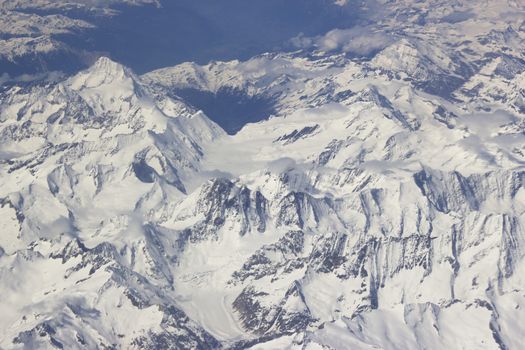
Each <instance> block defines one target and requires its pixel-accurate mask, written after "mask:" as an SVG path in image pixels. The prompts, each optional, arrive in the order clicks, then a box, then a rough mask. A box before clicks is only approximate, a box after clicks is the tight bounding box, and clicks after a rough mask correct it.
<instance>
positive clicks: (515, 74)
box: [0, 0, 525, 350]
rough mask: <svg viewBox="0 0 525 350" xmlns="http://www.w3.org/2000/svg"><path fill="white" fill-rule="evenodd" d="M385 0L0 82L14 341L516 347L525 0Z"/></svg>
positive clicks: (4, 275) (524, 317) (8, 312)
mask: <svg viewBox="0 0 525 350" xmlns="http://www.w3.org/2000/svg"><path fill="white" fill-rule="evenodd" d="M79 3H82V2H79ZM330 3H332V2H330ZM349 3H351V2H345V1H338V2H337V4H338V5H339V6H343V7H344V6H347V5H349ZM496 5H498V6H496ZM79 6H80V5H79ZM367 8H368V10H367V11H369V17H368V20H369V22H367V23H364V24H363V28H360V29H355V28H354V29H350V30H335V31H332V32H329V33H327V34H326V35H324V36H319V37H305V36H301V37H298V38H296V40H295V44H296V45H297V46H298V47H297V48H298V50H297V51H295V52H292V53H282V52H281V53H268V54H263V55H260V56H256V57H254V58H252V59H250V60H247V61H230V62H212V63H210V64H208V65H197V64H195V63H185V64H181V65H177V66H174V67H169V68H164V69H161V70H156V71H153V72H150V73H147V74H144V75H141V76H139V75H136V74H134V73H133V72H132V71H131V70H130V69H128V68H126V67H124V66H123V65H121V64H119V63H117V62H115V61H113V60H111V59H109V58H106V57H102V58H99V59H98V60H97V61H96V62H95V63H94V64H93V65H92V66H91V67H90V68H88V69H86V70H83V71H81V72H79V73H77V74H75V75H73V76H70V77H64V78H57V81H56V82H46V83H39V84H29V85H27V84H24V85H20V86H18V85H15V86H11V85H10V86H6V87H5V88H4V89H2V90H1V92H0V293H1V295H2V298H1V299H0V307H1V309H2V310H3V312H2V316H1V317H0V348H2V349H3V348H5V349H53V348H63V349H86V348H88V349H98V348H100V349H104V348H110V349H221V348H224V349H309V350H310V349H337V350H339V349H342V350H344V349H500V350H502V349H520V347H521V338H522V334H524V333H525V323H524V321H525V314H524V312H523V309H524V308H525V277H524V276H525V259H524V255H525V100H524V98H525V85H524V81H525V54H524V52H523V49H522V48H523V47H524V46H523V45H524V40H525V25H524V23H525V22H524V21H525V17H524V12H523V6H522V5H521V4H520V3H519V2H518V1H507V2H502V1H486V2H483V4H481V5H480V3H479V2H474V1H467V0H461V1H438V0H435V1H428V2H425V3H422V2H418V1H409V0H405V1H379V0H378V1H369V2H367ZM375 16H377V18H380V20H378V19H377V18H376V17H375ZM59 22H61V19H60V18H54V19H53V21H52V22H51V23H52V24H53V28H57V26H58V23H59ZM17 23H18V22H17ZM61 26H62V27H63V28H67V26H65V25H64V24H61ZM44 27H45V26H44ZM44 27H42V28H44ZM45 28H47V27H45ZM39 30H43V29H39ZM64 30H67V29H64ZM358 38H360V39H358ZM367 40H374V42H368V41H367ZM22 47H23V46H22ZM218 101H219V102H221V101H222V102H221V103H223V104H221V105H220V106H221V108H218V107H217V106H219V105H218V104H217V102H218ZM239 104H241V105H242V108H239ZM228 113H230V114H228ZM232 116H234V117H236V118H238V119H235V120H233V117H232ZM228 117H229V118H230V119H228ZM212 119H213V120H215V121H212ZM246 122H251V123H248V124H246ZM220 125H222V126H224V128H225V129H227V131H228V132H226V131H225V130H224V129H223V127H221V126H220Z"/></svg>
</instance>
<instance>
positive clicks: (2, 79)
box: [0, 71, 65, 85]
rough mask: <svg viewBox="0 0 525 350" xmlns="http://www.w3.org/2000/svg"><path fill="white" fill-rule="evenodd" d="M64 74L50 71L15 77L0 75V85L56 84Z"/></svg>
mask: <svg viewBox="0 0 525 350" xmlns="http://www.w3.org/2000/svg"><path fill="white" fill-rule="evenodd" d="M64 76H65V74H64V73H63V72H59V71H51V72H45V73H37V74H22V75H17V76H14V77H12V76H10V75H9V74H8V73H3V74H2V75H0V85H3V84H6V83H32V82H35V81H43V82H57V81H59V80H61V79H63V78H64Z"/></svg>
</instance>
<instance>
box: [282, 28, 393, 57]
mask: <svg viewBox="0 0 525 350" xmlns="http://www.w3.org/2000/svg"><path fill="white" fill-rule="evenodd" d="M394 39H395V38H394V36H392V35H390V34H387V33H385V32H381V31H374V30H372V29H370V28H366V27H365V28H363V27H355V28H351V29H334V30H331V31H329V32H328V33H326V34H325V35H321V36H317V37H305V36H303V35H299V36H297V37H295V38H293V39H292V45H294V46H295V47H297V48H316V49H318V50H322V51H327V52H330V51H341V52H347V53H351V54H354V55H358V56H370V55H371V54H373V53H375V52H377V51H380V50H382V49H384V48H385V47H387V46H388V45H390V44H391V43H392V42H393V41H394Z"/></svg>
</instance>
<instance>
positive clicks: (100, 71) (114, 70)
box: [71, 56, 135, 90]
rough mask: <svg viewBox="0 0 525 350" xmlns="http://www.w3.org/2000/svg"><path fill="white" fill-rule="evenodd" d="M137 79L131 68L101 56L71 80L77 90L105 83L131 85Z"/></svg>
mask: <svg viewBox="0 0 525 350" xmlns="http://www.w3.org/2000/svg"><path fill="white" fill-rule="evenodd" d="M134 80H135V76H134V74H133V73H132V72H131V70H130V69H128V68H127V67H125V66H123V65H121V64H120V63H117V62H115V61H113V60H111V59H110V58H108V57H104V56H103V57H100V58H99V59H98V60H97V61H96V62H95V63H94V64H93V65H92V66H91V67H90V68H88V69H87V70H85V71H83V72H80V73H79V74H77V75H76V76H75V77H73V78H72V80H71V87H72V88H73V89H75V90H81V89H83V88H98V87H100V86H103V85H114V84H118V85H119V86H125V85H131V84H133V81H134Z"/></svg>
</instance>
